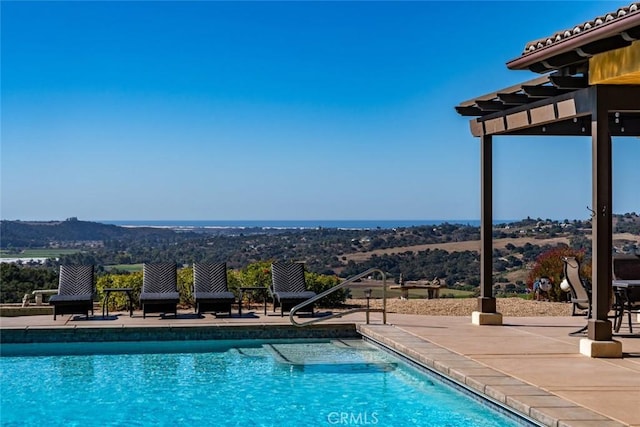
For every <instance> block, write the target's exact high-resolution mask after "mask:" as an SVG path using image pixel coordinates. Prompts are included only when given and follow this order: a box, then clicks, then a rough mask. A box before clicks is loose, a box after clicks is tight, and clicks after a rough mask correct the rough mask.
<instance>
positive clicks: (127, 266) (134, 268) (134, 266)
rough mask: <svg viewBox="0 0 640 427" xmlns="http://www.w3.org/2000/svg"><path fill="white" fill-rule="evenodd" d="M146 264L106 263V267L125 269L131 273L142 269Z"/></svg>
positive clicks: (108, 268)
mask: <svg viewBox="0 0 640 427" xmlns="http://www.w3.org/2000/svg"><path fill="white" fill-rule="evenodd" d="M143 265H144V264H115V265H105V266H104V268H105V270H107V271H110V270H124V271H128V272H129V273H135V272H136V271H142V266H143Z"/></svg>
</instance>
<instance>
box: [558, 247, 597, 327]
mask: <svg viewBox="0 0 640 427" xmlns="http://www.w3.org/2000/svg"><path fill="white" fill-rule="evenodd" d="M562 262H563V263H564V277H565V279H566V280H567V283H568V284H569V288H570V294H571V303H572V304H573V307H572V311H571V315H572V316H575V315H576V309H579V310H583V311H584V310H586V311H587V315H586V316H587V319H591V290H590V289H589V288H588V287H587V285H586V284H585V282H583V281H582V279H581V278H580V262H579V261H578V260H577V259H576V258H575V257H566V258H563V259H562ZM586 330H587V326H586V325H585V326H584V327H583V328H581V329H579V330H577V331H575V332H572V333H571V334H569V335H573V334H579V333H582V332H584V331H586Z"/></svg>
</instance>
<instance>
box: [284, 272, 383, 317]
mask: <svg viewBox="0 0 640 427" xmlns="http://www.w3.org/2000/svg"><path fill="white" fill-rule="evenodd" d="M375 272H378V273H380V274H381V275H382V309H379V308H369V307H367V308H352V309H350V310H347V311H343V312H341V313H336V314H332V315H330V316H323V317H318V318H316V319H312V320H309V321H307V322H298V321H297V320H296V319H294V318H293V316H294V315H295V314H296V312H297V311H298V310H300V309H301V308H303V307H306V306H307V305H309V304H311V303H314V302H316V301H318V300H319V299H322V298H324V297H326V296H327V295H329V294H331V293H333V292H335V291H337V290H338V289H342V288H345V287H347V286H348V285H350V284H351V283H353V282H355V281H356V280H358V279H362V278H363V277H365V276H369V275H371V274H372V273H375ZM361 311H364V312H366V313H367V323H368V320H369V313H371V312H374V313H377V312H382V323H383V324H385V325H386V324H387V275H386V274H385V273H384V271H382V270H380V269H379V268H370V269H368V270H367V271H365V272H363V273H360V274H357V275H355V276H353V277H351V278H349V279H347V280H345V281H344V282H342V283H340V284H338V285H336V286H334V287H333V288H331V289H327V290H326V291H324V292H322V293H321V294H318V295H316V296H314V297H313V298H310V299H308V300H306V301H304V302H301V303H300V304H298V305H296V306H295V307H293V308H292V309H291V311H290V312H289V320H290V321H291V324H293V325H295V326H307V325H311V324H313V323H318V322H323V321H325V320H329V319H335V318H338V317H343V316H346V315H347V314H351V313H357V312H361Z"/></svg>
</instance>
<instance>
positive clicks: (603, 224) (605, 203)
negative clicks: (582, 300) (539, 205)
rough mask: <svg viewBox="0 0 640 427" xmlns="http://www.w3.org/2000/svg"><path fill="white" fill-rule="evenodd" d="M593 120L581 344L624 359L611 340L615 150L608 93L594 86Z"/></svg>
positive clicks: (593, 352)
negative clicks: (587, 295)
mask: <svg viewBox="0 0 640 427" xmlns="http://www.w3.org/2000/svg"><path fill="white" fill-rule="evenodd" d="M592 90H593V91H595V94H594V96H593V98H592V99H594V103H593V105H592V110H591V111H592V118H591V148H592V154H591V165H592V177H593V181H592V198H593V200H592V203H593V213H592V247H593V260H592V275H591V282H592V285H591V288H592V309H591V310H592V318H591V319H589V321H588V329H587V338H583V339H582V340H580V353H582V354H584V355H587V356H590V357H622V343H621V342H620V341H615V340H613V338H612V336H613V335H612V329H611V321H609V319H608V314H609V309H610V306H611V297H610V295H611V294H610V293H611V280H612V272H611V253H612V250H613V245H612V235H613V222H612V200H613V197H612V172H611V167H612V147H611V134H610V132H609V119H608V116H609V114H608V108H607V106H608V103H607V102H603V99H602V98H605V99H606V93H605V92H606V89H604V88H602V87H598V86H595V87H593V89H592Z"/></svg>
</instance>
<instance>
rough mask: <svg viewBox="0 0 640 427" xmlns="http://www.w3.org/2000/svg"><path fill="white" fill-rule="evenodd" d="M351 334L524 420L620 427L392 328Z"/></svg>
mask: <svg viewBox="0 0 640 427" xmlns="http://www.w3.org/2000/svg"><path fill="white" fill-rule="evenodd" d="M357 329H358V332H360V334H362V336H363V337H365V338H367V339H370V340H372V341H373V342H376V343H378V344H380V345H382V346H383V347H387V348H389V349H391V350H392V351H394V352H396V353H398V354H400V355H402V356H403V357H405V358H407V359H408V360H410V361H413V362H414V363H416V364H418V365H420V366H424V367H425V368H426V369H428V370H430V371H432V372H434V373H436V374H438V375H441V376H443V377H444V378H445V379H447V380H450V381H452V382H453V383H455V384H458V385H459V386H460V387H462V388H464V389H467V390H469V391H471V392H473V393H476V394H477V395H479V396H480V397H482V398H484V399H486V400H488V401H490V402H494V403H496V404H498V405H499V406H502V407H504V408H506V410H508V411H511V412H515V413H516V414H519V415H521V416H522V417H523V418H524V419H526V420H531V421H533V422H535V423H538V424H540V425H543V426H552V427H586V426H598V427H621V426H625V424H622V423H620V422H618V421H616V420H613V419H611V418H608V417H606V416H604V415H602V414H599V413H597V412H594V411H591V410H590V409H588V408H585V407H583V406H580V405H578V404H575V403H573V402H570V401H568V400H566V399H563V398H561V397H559V396H557V395H554V394H553V393H550V392H548V391H545V390H543V389H541V388H539V387H536V386H534V385H531V384H529V383H526V382H524V381H521V380H519V379H516V378H513V377H512V376H509V375H507V374H504V373H502V372H499V371H497V370H495V369H493V368H490V367H488V366H485V365H483V364H482V363H480V362H477V361H475V360H472V359H470V358H469V357H466V356H464V355H461V354H458V353H455V352H453V351H451V350H448V349H446V348H444V347H441V346H439V345H437V344H434V343H431V342H429V341H427V340H425V339H423V338H421V337H418V336H416V335H413V334H411V333H409V332H407V331H404V330H402V329H399V328H397V327H394V326H393V325H366V324H358V325H357Z"/></svg>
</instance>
